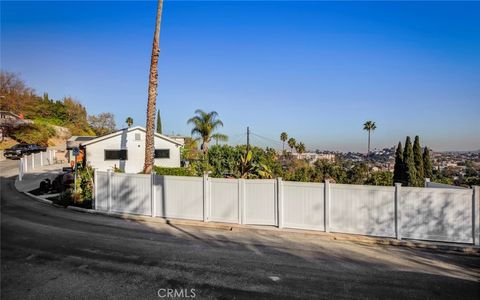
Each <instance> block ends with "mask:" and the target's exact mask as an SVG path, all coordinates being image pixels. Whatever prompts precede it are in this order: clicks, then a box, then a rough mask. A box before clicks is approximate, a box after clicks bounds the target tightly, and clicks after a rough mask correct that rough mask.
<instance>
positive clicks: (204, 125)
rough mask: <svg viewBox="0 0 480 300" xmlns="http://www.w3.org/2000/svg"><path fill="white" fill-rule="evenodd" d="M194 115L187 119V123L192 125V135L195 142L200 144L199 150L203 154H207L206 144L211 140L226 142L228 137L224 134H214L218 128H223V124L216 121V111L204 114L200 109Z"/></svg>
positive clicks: (218, 120)
mask: <svg viewBox="0 0 480 300" xmlns="http://www.w3.org/2000/svg"><path fill="white" fill-rule="evenodd" d="M195 114H196V116H194V117H193V118H191V119H189V120H188V121H187V123H188V124H193V129H192V135H197V136H198V137H197V140H200V141H201V142H202V144H201V145H200V149H201V150H202V151H203V153H207V152H208V143H210V141H211V140H212V138H213V139H215V140H217V141H227V140H228V136H226V135H225V134H221V133H218V132H217V133H214V131H216V130H217V129H218V128H219V127H223V122H222V121H221V120H220V119H218V113H217V112H216V111H211V112H209V113H206V112H204V111H203V110H201V109H197V110H196V111H195Z"/></svg>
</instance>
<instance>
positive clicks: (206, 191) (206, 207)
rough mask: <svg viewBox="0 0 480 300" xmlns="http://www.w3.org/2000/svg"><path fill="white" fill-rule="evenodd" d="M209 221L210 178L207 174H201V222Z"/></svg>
mask: <svg viewBox="0 0 480 300" xmlns="http://www.w3.org/2000/svg"><path fill="white" fill-rule="evenodd" d="M209 219H210V178H209V177H208V173H204V174H203V222H208V221H209Z"/></svg>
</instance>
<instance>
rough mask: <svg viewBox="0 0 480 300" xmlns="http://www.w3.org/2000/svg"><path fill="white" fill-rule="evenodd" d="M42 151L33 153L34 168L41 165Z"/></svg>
mask: <svg viewBox="0 0 480 300" xmlns="http://www.w3.org/2000/svg"><path fill="white" fill-rule="evenodd" d="M43 154H44V153H40V152H38V153H33V154H32V155H33V163H34V166H33V167H34V168H35V169H37V168H40V167H41V166H42V156H43Z"/></svg>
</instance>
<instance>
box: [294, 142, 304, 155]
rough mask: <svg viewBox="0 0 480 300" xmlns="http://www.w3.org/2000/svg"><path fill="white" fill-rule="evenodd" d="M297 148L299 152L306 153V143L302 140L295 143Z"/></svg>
mask: <svg viewBox="0 0 480 300" xmlns="http://www.w3.org/2000/svg"><path fill="white" fill-rule="evenodd" d="M295 150H297V153H298V154H302V153H305V144H303V143H302V142H300V143H299V144H298V145H295Z"/></svg>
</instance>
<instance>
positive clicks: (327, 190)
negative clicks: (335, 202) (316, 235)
mask: <svg viewBox="0 0 480 300" xmlns="http://www.w3.org/2000/svg"><path fill="white" fill-rule="evenodd" d="M324 187H325V194H324V197H323V201H324V209H323V213H324V215H323V217H324V222H325V232H330V180H328V179H325V186H324Z"/></svg>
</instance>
